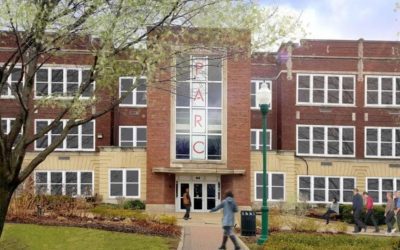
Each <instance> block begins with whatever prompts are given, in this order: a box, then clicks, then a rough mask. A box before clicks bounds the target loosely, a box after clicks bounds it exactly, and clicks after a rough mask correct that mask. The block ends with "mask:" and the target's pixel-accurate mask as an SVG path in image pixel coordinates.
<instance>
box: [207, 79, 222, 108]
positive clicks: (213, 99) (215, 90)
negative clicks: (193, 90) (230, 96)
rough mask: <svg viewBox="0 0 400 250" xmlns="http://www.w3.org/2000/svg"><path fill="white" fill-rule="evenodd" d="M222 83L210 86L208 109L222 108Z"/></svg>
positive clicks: (210, 84)
mask: <svg viewBox="0 0 400 250" xmlns="http://www.w3.org/2000/svg"><path fill="white" fill-rule="evenodd" d="M221 92H222V87H221V83H209V84H208V107H221V99H222V98H221Z"/></svg>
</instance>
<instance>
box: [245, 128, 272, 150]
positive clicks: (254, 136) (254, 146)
mask: <svg viewBox="0 0 400 250" xmlns="http://www.w3.org/2000/svg"><path fill="white" fill-rule="evenodd" d="M271 135H272V132H271V130H270V129H267V135H266V136H267V145H266V146H267V150H271V142H272V138H271ZM250 136H251V145H250V146H251V150H262V149H263V139H262V129H251V131H250Z"/></svg>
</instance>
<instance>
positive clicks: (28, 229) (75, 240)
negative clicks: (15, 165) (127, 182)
mask: <svg viewBox="0 0 400 250" xmlns="http://www.w3.org/2000/svg"><path fill="white" fill-rule="evenodd" d="M177 243H178V240H177V239H169V238H163V237H156V236H144V235H138V234H127V233H117V232H109V231H102V230H94V229H83V228H75V227H52V226H39V225H29V224H6V226H5V229H4V232H3V236H2V238H1V240H0V249H10V250H11V249H12V250H19V249H29V250H31V249H32V250H36V249H37V250H42V249H54V250H56V249H65V250H68V249H71V250H79V249H85V250H92V249H93V250H95V249H96V250H98V249H99V250H101V249H154V250H158V249H160V250H161V249H166V250H169V249H176V247H177Z"/></svg>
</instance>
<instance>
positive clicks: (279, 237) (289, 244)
mask: <svg viewBox="0 0 400 250" xmlns="http://www.w3.org/2000/svg"><path fill="white" fill-rule="evenodd" d="M242 239H243V240H244V241H245V242H246V244H247V245H248V246H249V248H250V249H251V250H261V249H284V250H314V249H323V250H338V249H340V250H376V249H379V250H386V249H387V250H389V249H390V250H392V249H400V248H399V247H400V244H399V243H400V240H399V238H398V237H380V236H361V235H357V236H352V235H343V234H336V235H332V234H316V233H315V234H307V233H273V234H271V235H270V236H269V239H268V242H267V243H266V244H265V245H264V246H263V247H261V246H258V245H257V244H255V238H253V237H252V238H245V237H244V238H242Z"/></svg>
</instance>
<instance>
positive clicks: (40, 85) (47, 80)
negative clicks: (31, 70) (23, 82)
mask: <svg viewBox="0 0 400 250" xmlns="http://www.w3.org/2000/svg"><path fill="white" fill-rule="evenodd" d="M89 78H90V70H85V69H72V68H71V69H69V68H40V69H39V70H38V71H37V73H36V77H35V97H37V98H40V97H43V96H56V97H68V98H71V97H73V96H74V95H75V94H76V92H77V91H78V90H79V87H80V86H81V84H86V82H87V81H88V80H89ZM94 86H95V83H94V82H91V83H90V85H89V86H88V87H87V88H86V89H85V90H84V91H83V93H82V95H81V97H82V98H90V97H92V95H93V92H94Z"/></svg>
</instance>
